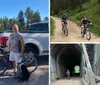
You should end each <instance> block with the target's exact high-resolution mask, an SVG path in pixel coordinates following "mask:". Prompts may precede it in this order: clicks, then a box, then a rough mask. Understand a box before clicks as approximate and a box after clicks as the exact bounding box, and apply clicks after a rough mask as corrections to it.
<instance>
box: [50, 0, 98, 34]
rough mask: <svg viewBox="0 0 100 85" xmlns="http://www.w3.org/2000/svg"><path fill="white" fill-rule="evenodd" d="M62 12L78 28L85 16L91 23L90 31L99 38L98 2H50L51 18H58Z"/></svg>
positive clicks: (65, 0)
mask: <svg viewBox="0 0 100 85" xmlns="http://www.w3.org/2000/svg"><path fill="white" fill-rule="evenodd" d="M72 2H73V3H72ZM64 11H66V13H67V15H68V16H69V18H70V19H71V20H72V21H74V22H76V23H77V24H78V25H79V26H81V22H80V21H81V19H82V18H83V17H84V16H86V17H87V18H88V19H89V20H90V21H91V22H92V23H93V24H92V25H91V26H90V30H91V31H92V32H93V33H94V34H96V35H98V36H100V26H99V25H100V0H63V1H62V0H55V1H53V0H51V15H52V16H58V17H60V16H61V14H62V13H63V12H64Z"/></svg>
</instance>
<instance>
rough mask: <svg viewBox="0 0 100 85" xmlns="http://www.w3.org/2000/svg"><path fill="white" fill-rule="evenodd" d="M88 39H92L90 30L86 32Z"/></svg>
mask: <svg viewBox="0 0 100 85" xmlns="http://www.w3.org/2000/svg"><path fill="white" fill-rule="evenodd" d="M86 38H87V40H90V39H91V33H90V31H89V30H87V31H86Z"/></svg>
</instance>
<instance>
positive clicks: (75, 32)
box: [51, 17, 100, 42]
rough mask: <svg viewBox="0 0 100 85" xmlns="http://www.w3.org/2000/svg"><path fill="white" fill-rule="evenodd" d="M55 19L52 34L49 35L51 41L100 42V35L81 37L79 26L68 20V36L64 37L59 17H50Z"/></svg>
mask: <svg viewBox="0 0 100 85" xmlns="http://www.w3.org/2000/svg"><path fill="white" fill-rule="evenodd" d="M52 18H53V20H54V21H55V29H54V36H52V37H51V42H100V37H97V36H95V35H93V34H92V35H91V37H92V38H91V40H89V41H88V40H87V39H86V36H84V37H81V34H80V27H79V26H78V25H77V24H76V23H74V22H72V21H68V26H67V27H68V36H67V37H66V36H65V35H64V34H63V32H62V29H61V28H62V25H61V21H60V19H59V18H56V17H52Z"/></svg>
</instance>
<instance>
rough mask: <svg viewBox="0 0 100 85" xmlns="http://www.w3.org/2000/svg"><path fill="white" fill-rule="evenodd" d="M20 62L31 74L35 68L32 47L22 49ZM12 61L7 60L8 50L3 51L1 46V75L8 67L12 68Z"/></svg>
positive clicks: (35, 62)
mask: <svg viewBox="0 0 100 85" xmlns="http://www.w3.org/2000/svg"><path fill="white" fill-rule="evenodd" d="M23 56H24V57H23V58H22V63H25V65H26V66H27V69H28V71H29V73H30V74H31V73H32V72H34V71H35V70H36V69H37V66H38V65H37V59H36V57H35V56H36V54H35V53H34V52H33V51H32V49H30V48H27V49H25V51H24V54H23ZM12 66H13V65H12V62H11V61H9V52H5V51H4V49H3V48H0V75H3V74H4V73H5V72H6V71H9V69H12Z"/></svg>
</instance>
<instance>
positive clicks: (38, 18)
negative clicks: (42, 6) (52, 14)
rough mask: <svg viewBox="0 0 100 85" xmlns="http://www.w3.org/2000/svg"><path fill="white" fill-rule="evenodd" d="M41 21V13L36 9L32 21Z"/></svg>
mask: <svg viewBox="0 0 100 85" xmlns="http://www.w3.org/2000/svg"><path fill="white" fill-rule="evenodd" d="M40 21H41V17H40V13H39V12H38V11H36V12H35V13H34V14H33V17H32V21H31V23H35V22H40Z"/></svg>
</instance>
